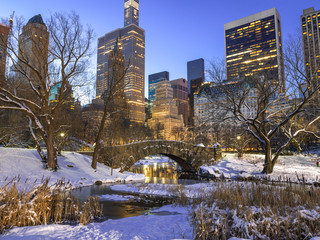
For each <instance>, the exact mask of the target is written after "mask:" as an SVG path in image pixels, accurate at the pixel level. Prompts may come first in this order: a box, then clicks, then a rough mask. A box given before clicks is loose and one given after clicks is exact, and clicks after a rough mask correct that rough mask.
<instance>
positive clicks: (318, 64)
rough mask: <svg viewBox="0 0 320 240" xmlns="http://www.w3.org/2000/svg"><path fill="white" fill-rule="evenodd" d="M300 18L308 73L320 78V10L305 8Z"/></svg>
mask: <svg viewBox="0 0 320 240" xmlns="http://www.w3.org/2000/svg"><path fill="white" fill-rule="evenodd" d="M300 19H301V29H302V43H303V54H304V63H305V70H306V75H307V78H308V79H312V78H318V79H320V42H319V41H320V10H318V11H315V10H314V8H313V7H311V8H308V9H304V10H303V15H302V16H301V17H300Z"/></svg>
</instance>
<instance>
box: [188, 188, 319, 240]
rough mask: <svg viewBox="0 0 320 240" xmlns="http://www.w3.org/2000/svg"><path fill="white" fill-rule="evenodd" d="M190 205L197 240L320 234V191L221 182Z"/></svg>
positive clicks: (304, 237) (281, 237)
mask: <svg viewBox="0 0 320 240" xmlns="http://www.w3.org/2000/svg"><path fill="white" fill-rule="evenodd" d="M182 202H183V203H185V199H183V200H182ZM189 203H190V202H189ZM191 204H192V205H193V207H192V209H191V211H190V218H191V222H192V225H193V228H194V236H195V239H203V240H207V239H228V238H230V237H239V238H249V239H309V238H310V237H312V236H316V235H318V236H319V234H320V207H319V206H320V188H313V187H305V186H293V185H291V186H290V185H288V186H270V185H265V184H262V183H252V182H251V183H250V182H247V183H233V184H232V183H227V182H220V183H216V187H214V188H213V189H212V190H210V192H205V193H202V194H201V195H200V196H199V197H197V198H194V199H192V201H191Z"/></svg>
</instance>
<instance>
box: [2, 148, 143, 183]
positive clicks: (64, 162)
mask: <svg viewBox="0 0 320 240" xmlns="http://www.w3.org/2000/svg"><path fill="white" fill-rule="evenodd" d="M62 155H63V156H58V165H59V169H58V171H56V172H52V171H48V170H46V169H44V168H43V163H42V162H41V159H40V157H39V155H38V152H37V151H36V150H35V149H22V148H3V147H0V184H1V182H3V181H4V180H5V178H6V177H8V178H9V179H11V178H13V177H16V176H20V177H21V181H20V182H24V181H25V180H26V179H28V180H29V181H30V182H31V183H33V182H34V181H35V180H41V178H43V177H44V178H50V182H49V184H54V183H56V182H57V181H58V180H60V179H62V178H63V179H65V181H66V182H68V181H70V183H71V185H72V186H71V187H73V188H76V187H80V186H88V185H92V184H94V183H95V182H96V181H97V180H100V181H102V183H108V182H118V181H144V179H145V177H144V175H143V174H133V173H129V172H126V173H119V172H118V171H116V170H113V176H111V168H109V167H107V166H105V165H103V164H101V163H98V164H97V169H96V170H95V169H93V168H91V157H89V156H85V155H82V154H79V153H74V152H62Z"/></svg>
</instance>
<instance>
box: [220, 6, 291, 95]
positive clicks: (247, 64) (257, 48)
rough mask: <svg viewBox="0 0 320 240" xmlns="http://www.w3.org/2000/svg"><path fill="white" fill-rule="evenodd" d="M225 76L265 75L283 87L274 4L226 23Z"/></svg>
mask: <svg viewBox="0 0 320 240" xmlns="http://www.w3.org/2000/svg"><path fill="white" fill-rule="evenodd" d="M224 31H225V47H226V68H227V79H228V80H229V81H230V80H236V79H243V78H244V77H247V76H255V77H260V76H264V77H267V78H268V79H270V81H273V82H274V83H275V84H277V83H279V84H280V86H281V90H282V91H285V80H284V67H283V49H282V33H281V18H280V15H279V13H278V11H277V10H276V9H275V8H272V9H269V10H266V11H263V12H259V13H256V14H253V15H250V16H248V17H244V18H241V19H238V20H236V21H232V22H229V23H226V24H225V25H224Z"/></svg>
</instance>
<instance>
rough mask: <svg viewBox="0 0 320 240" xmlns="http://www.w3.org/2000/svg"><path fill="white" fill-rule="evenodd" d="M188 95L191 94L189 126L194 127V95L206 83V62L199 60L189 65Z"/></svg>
mask: <svg viewBox="0 0 320 240" xmlns="http://www.w3.org/2000/svg"><path fill="white" fill-rule="evenodd" d="M187 73H188V93H189V118H188V124H189V125H190V126H194V94H195V93H196V92H197V91H198V90H199V89H200V87H201V84H202V83H203V82H204V60H203V58H199V59H196V60H193V61H190V62H188V63H187Z"/></svg>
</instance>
